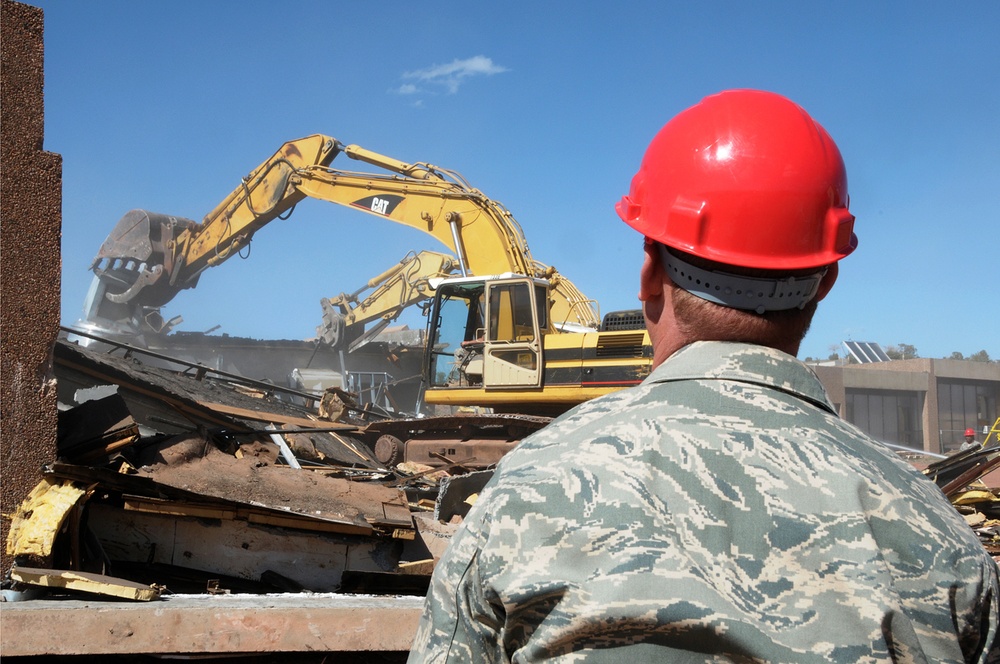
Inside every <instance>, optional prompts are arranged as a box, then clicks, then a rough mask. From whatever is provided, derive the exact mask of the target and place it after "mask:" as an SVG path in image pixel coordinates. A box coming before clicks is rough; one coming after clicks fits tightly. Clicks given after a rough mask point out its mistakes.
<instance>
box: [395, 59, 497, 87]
mask: <svg viewBox="0 0 1000 664" xmlns="http://www.w3.org/2000/svg"><path fill="white" fill-rule="evenodd" d="M505 71H508V70H507V68H506V67H501V66H500V65H495V64H493V60H491V59H490V58H487V57H486V56H484V55H477V56H475V57H472V58H467V59H465V60H452V61H451V62H450V63H448V64H446V65H434V66H433V67H428V68H426V69H418V70H416V71H408V72H404V73H403V78H404V79H410V80H416V81H420V82H422V83H425V84H427V85H430V86H443V87H445V88H446V89H447V90H448V93H449V94H455V93H456V92H458V88H459V86H460V85H461V84H462V82H464V81H465V79H467V78H469V77H470V76H480V75H483V76H492V75H493V74H502V73H503V72H505ZM404 88H405V89H407V92H406V94H412V93H413V92H417V86H416V85H415V84H412V83H411V84H404V85H402V86H400V93H403V89H404Z"/></svg>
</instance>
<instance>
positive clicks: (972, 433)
mask: <svg viewBox="0 0 1000 664" xmlns="http://www.w3.org/2000/svg"><path fill="white" fill-rule="evenodd" d="M965 435H966V436H975V435H976V431H975V429H966V430H965Z"/></svg>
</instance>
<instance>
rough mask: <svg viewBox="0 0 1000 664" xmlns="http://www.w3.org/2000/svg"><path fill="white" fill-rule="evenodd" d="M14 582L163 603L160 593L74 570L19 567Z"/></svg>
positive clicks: (14, 574)
mask: <svg viewBox="0 0 1000 664" xmlns="http://www.w3.org/2000/svg"><path fill="white" fill-rule="evenodd" d="M10 578H12V579H14V580H15V581H17V582H19V583H27V584H29V585H32V586H44V587H46V588H64V589H66V590H77V591H81V592H87V593H92V594H96V595H107V596H108V597H119V598H121V599H134V600H139V601H141V602H149V601H151V600H154V599H159V597H160V589H159V588H156V587H155V586H147V585H145V584H142V583H135V582H134V581H129V580H128V579H117V578H115V577H112V576H104V575H103V574H90V573H88V572H76V571H73V570H53V569H40V568H37V567H17V566H14V567H12V568H11V570H10Z"/></svg>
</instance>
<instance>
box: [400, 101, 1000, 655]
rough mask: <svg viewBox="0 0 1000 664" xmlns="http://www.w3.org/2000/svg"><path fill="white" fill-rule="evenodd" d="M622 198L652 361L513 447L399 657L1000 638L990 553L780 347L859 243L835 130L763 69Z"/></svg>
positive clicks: (969, 644)
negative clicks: (632, 233)
mask: <svg viewBox="0 0 1000 664" xmlns="http://www.w3.org/2000/svg"><path fill="white" fill-rule="evenodd" d="M617 209H618V213H619V215H620V216H621V217H622V219H623V220H624V221H625V222H626V223H627V224H629V225H630V226H632V227H633V228H635V229H636V230H638V231H639V232H640V233H641V234H642V235H643V236H644V237H645V244H644V257H643V263H642V267H641V273H640V280H639V281H640V286H639V299H640V300H642V302H643V309H644V314H645V317H646V325H647V328H648V330H649V334H650V338H651V340H652V343H653V348H654V370H653V372H652V374H651V375H650V376H649V377H648V378H647V379H646V380H645V381H644V382H643V383H642V384H641V385H639V386H637V387H635V388H632V389H629V390H624V391H620V392H616V393H614V394H611V395H608V396H605V397H602V398H599V399H595V400H593V401H590V402H588V403H585V404H583V405H581V406H579V407H577V408H575V409H573V410H571V411H570V412H568V413H566V414H565V415H563V416H562V417H561V418H559V419H558V420H556V421H555V422H553V423H552V424H551V425H549V426H548V427H546V428H545V429H543V430H542V431H540V432H538V433H536V434H534V435H532V436H530V437H528V438H526V439H525V440H523V441H522V442H521V443H520V444H519V445H518V446H517V447H516V448H515V449H514V450H513V451H512V452H511V453H509V454H508V455H507V456H506V457H505V458H504V459H503V460H502V461H501V463H500V464H499V466H498V468H497V470H496V473H495V475H494V477H493V479H492V480H491V481H490V484H489V485H488V486H487V488H486V489H484V490H483V491H482V493H481V495H480V498H479V500H478V501H477V502H476V504H475V505H474V506H473V508H472V509H471V510H470V512H469V514H468V516H467V518H466V520H465V522H464V524H463V526H462V527H461V528H460V530H459V532H458V533H457V535H456V537H455V538H454V540H453V542H452V544H451V546H450V548H449V549H448V551H447V552H446V554H445V555H444V557H443V558H442V560H441V561H440V563H439V564H438V566H437V568H436V570H435V572H434V576H433V580H432V583H431V588H430V591H429V593H428V597H427V602H426V606H425V610H424V614H423V618H422V620H421V623H420V627H419V629H418V633H417V636H416V639H415V642H414V648H413V650H412V651H411V654H410V661H411V662H444V661H448V662H476V663H479V662H542V661H549V660H558V661H574V662H576V661H586V662H628V663H629V664H638V663H640V662H710V661H711V662H718V661H740V662H751V661H752V662H764V661H769V662H770V661H773V662H831V661H832V662H859V661H863V662H875V661H907V662H962V661H968V662H973V661H976V662H983V661H988V660H990V658H991V657H992V658H993V659H997V658H998V657H1000V652H998V646H997V643H998V635H997V629H998V628H997V622H998V598H1000V585H998V581H997V566H996V564H995V563H994V562H993V560H992V559H991V558H990V557H989V556H988V555H987V553H986V552H985V550H984V549H983V547H982V545H981V544H980V542H979V541H978V539H977V537H976V536H975V534H974V533H973V532H972V531H971V529H970V528H969V527H968V526H967V525H966V523H965V522H964V521H963V520H962V519H961V518H960V517H959V515H958V513H957V511H956V510H955V509H954V508H953V507H952V506H951V505H950V504H949V503H948V501H947V500H945V498H944V496H943V495H942V494H941V491H940V490H939V489H938V488H937V487H936V486H935V485H934V484H932V483H931V482H930V481H928V480H926V479H925V478H923V477H922V476H921V475H920V474H919V473H917V472H916V471H915V470H914V469H913V468H911V467H910V466H908V465H907V464H906V463H904V462H903V461H901V460H900V459H899V458H898V457H897V456H896V454H894V453H893V452H892V451H891V450H889V449H887V448H886V447H885V446H883V445H881V444H879V443H878V442H876V441H874V440H873V439H871V438H869V437H868V436H866V435H865V434H864V433H862V432H861V431H860V430H858V429H856V428H855V427H853V426H851V425H850V424H848V423H846V422H844V421H842V420H841V419H840V418H839V417H838V416H837V414H836V410H835V409H834V407H833V405H832V404H831V403H830V401H829V399H828V398H827V395H826V393H825V391H824V389H823V387H822V386H821V384H820V383H819V381H818V380H817V379H816V377H815V375H814V374H813V373H812V372H811V371H810V370H809V369H808V368H807V367H806V366H805V365H804V364H802V363H800V362H799V361H798V360H796V359H795V357H794V356H795V354H796V353H797V351H798V348H799V344H800V342H801V340H802V338H803V336H804V335H805V333H806V330H807V328H808V327H809V323H810V320H811V319H812V317H813V313H814V312H815V310H816V306H817V303H819V302H820V301H821V300H822V299H823V298H824V297H825V296H826V295H827V293H828V292H829V291H830V289H831V288H832V287H833V285H834V282H835V281H836V279H837V274H838V261H840V259H842V258H844V257H845V256H847V255H848V254H850V253H851V252H852V251H854V249H855V247H856V246H857V239H856V237H855V235H854V232H853V226H854V217H853V216H852V215H851V213H850V212H849V211H848V196H847V178H846V174H845V169H844V165H843V161H842V159H841V155H840V152H839V150H838V149H837V146H836V145H835V144H834V142H833V140H832V139H831V138H830V136H829V135H828V134H827V132H826V131H825V130H824V129H823V128H822V127H821V126H820V125H819V124H817V123H816V122H815V121H814V120H813V119H812V118H811V117H810V116H809V115H808V114H807V113H806V111H804V110H803V109H802V108H800V107H799V106H797V105H795V104H794V103H792V102H791V101H789V100H787V99H785V98H784V97H781V96H779V95H776V94H772V93H767V92H760V91H750V90H737V91H727V92H723V93H720V94H718V95H714V96H711V97H707V98H706V99H704V100H702V101H701V102H700V103H699V104H697V105H695V106H693V107H692V108H690V109H688V110H686V111H684V112H682V113H680V114H679V115H678V116H676V117H675V118H674V119H672V120H671V121H670V122H668V123H667V124H666V125H665V126H664V127H663V128H662V129H661V130H660V132H659V133H658V134H657V135H656V137H655V138H654V139H653V141H652V143H651V144H650V145H649V148H648V149H647V151H646V153H645V156H644V158H643V160H642V165H641V167H640V169H639V172H638V174H637V175H636V176H635V178H634V179H633V180H632V187H631V191H630V193H629V194H628V195H627V196H625V197H624V198H623V199H622V201H621V203H619V205H618V208H617ZM991 653H992V654H991Z"/></svg>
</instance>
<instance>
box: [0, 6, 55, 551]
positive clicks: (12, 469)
mask: <svg viewBox="0 0 1000 664" xmlns="http://www.w3.org/2000/svg"><path fill="white" fill-rule="evenodd" d="M42 28H43V15H42V10H40V9H37V8H35V7H29V6H28V5H24V4H21V3H18V2H11V0H0V49H2V58H3V66H2V68H0V109H2V111H0V112H2V121H0V339H2V344H0V480H2V481H0V514H3V515H7V514H11V513H12V512H13V511H14V508H15V507H16V506H17V505H18V504H20V502H21V500H22V499H23V498H24V497H25V496H26V495H27V494H28V492H29V491H31V488H32V487H34V486H35V485H36V484H37V483H38V480H39V479H40V478H41V473H40V472H39V469H40V468H41V465H42V463H44V462H47V461H51V460H52V459H54V458H55V448H56V421H57V412H56V389H55V380H54V378H53V376H52V357H51V354H52V345H53V343H54V342H55V339H56V336H57V334H58V330H59V297H60V270H61V254H60V247H59V241H60V229H61V222H62V157H61V156H60V155H58V154H53V153H51V152H45V151H43V150H42V145H43V139H44V121H45V118H44V108H43V104H42V101H43V94H42V85H43V82H44V62H43V56H44V51H43V42H42ZM9 526H10V521H9V519H8V518H6V516H5V517H4V518H2V519H0V539H2V541H3V544H4V546H3V547H0V551H2V552H3V553H2V555H0V564H2V569H4V570H6V569H8V568H9V567H10V565H11V563H12V560H11V559H10V556H8V555H7V553H6V541H7V531H8V528H9Z"/></svg>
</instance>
